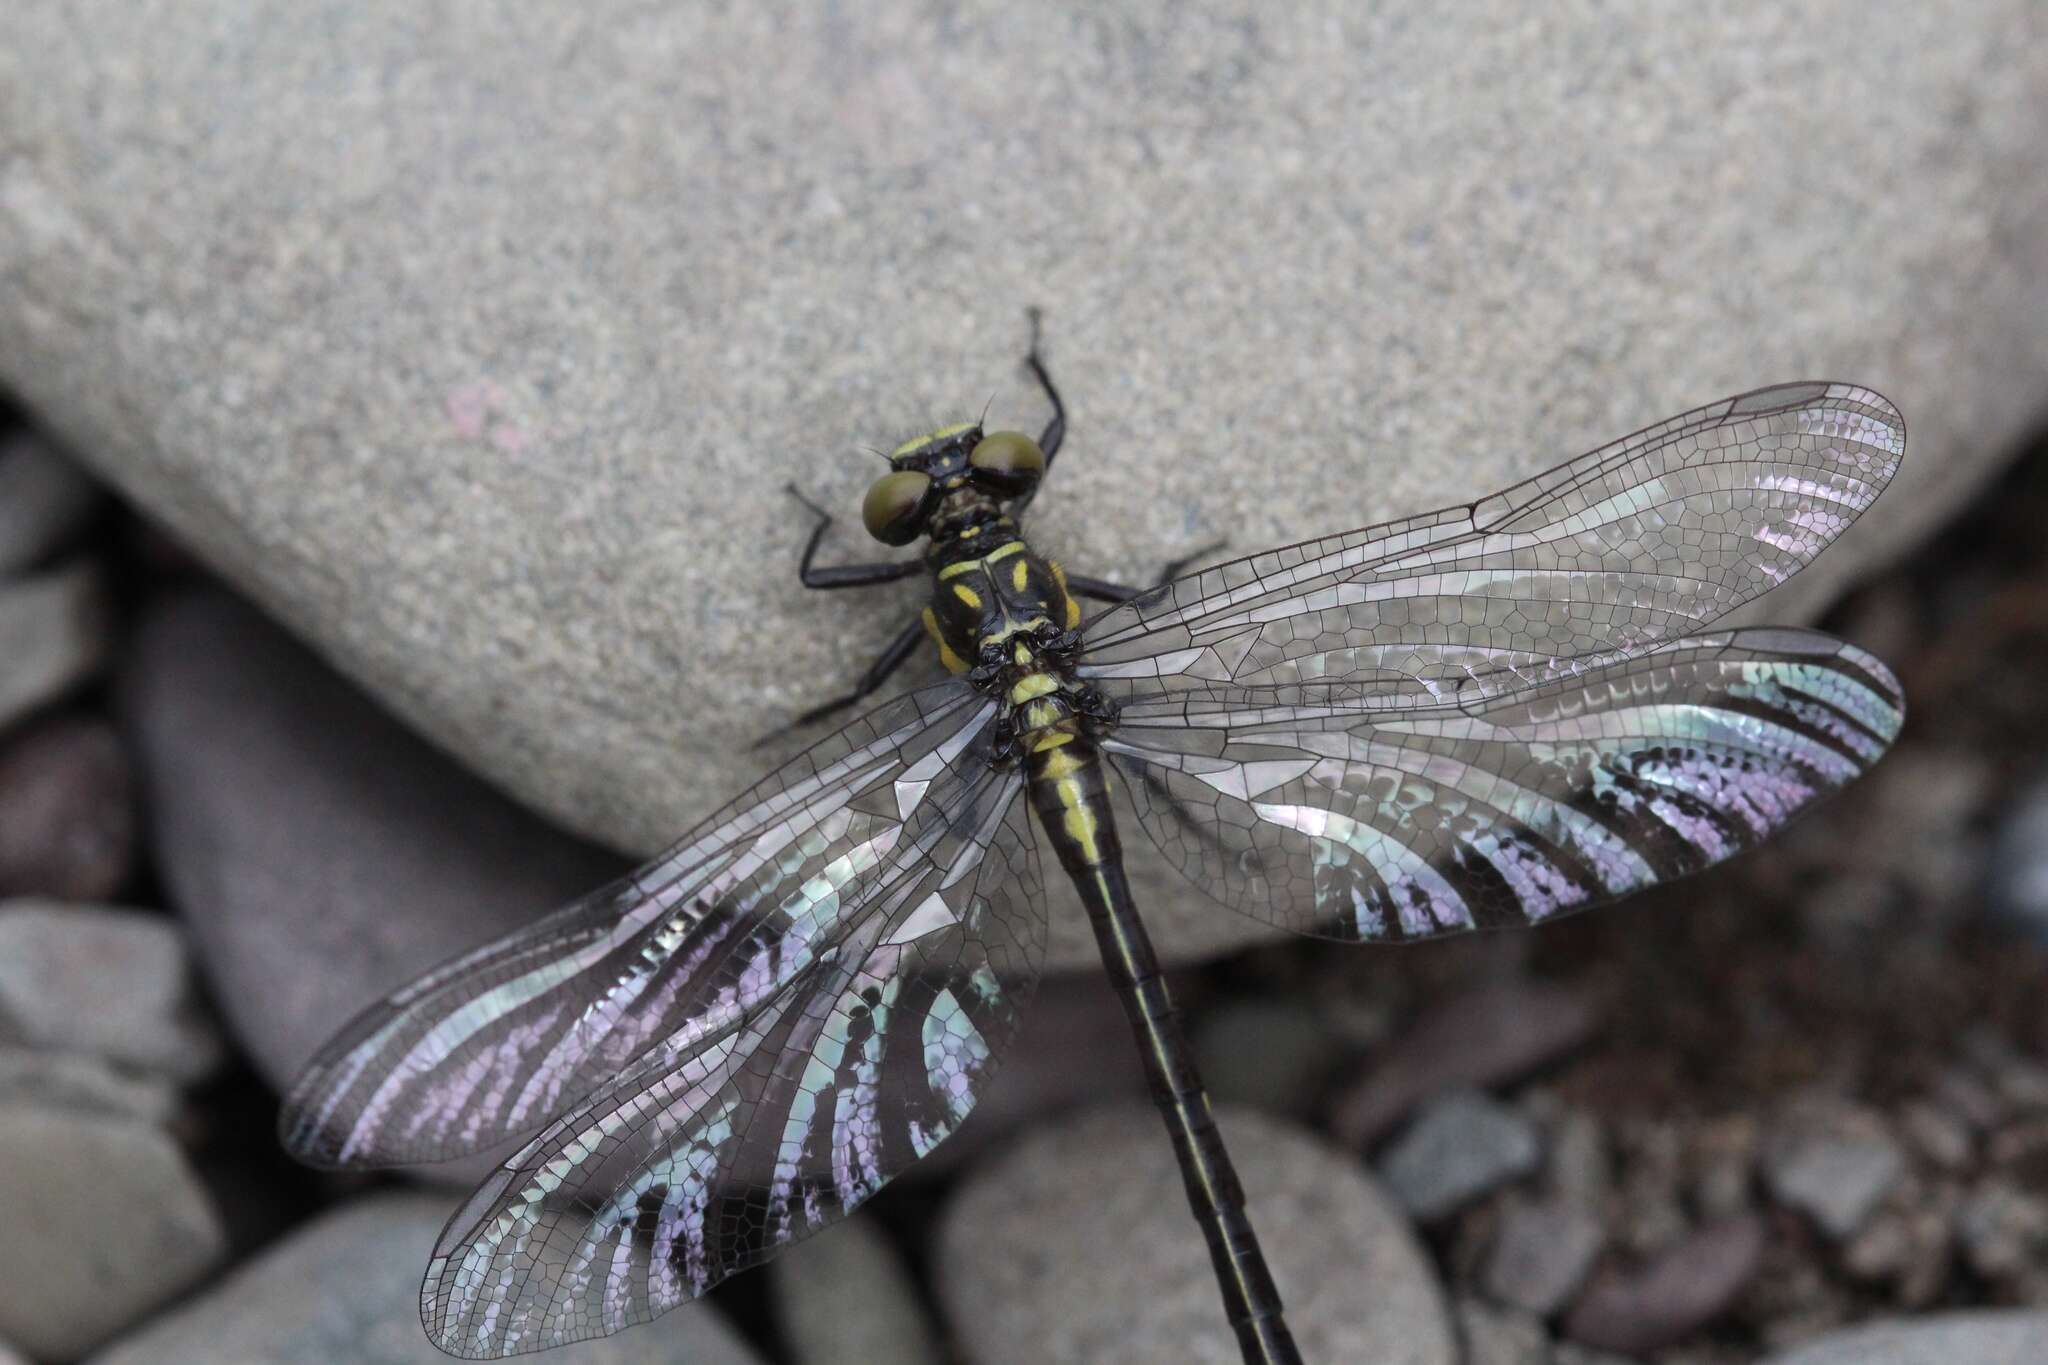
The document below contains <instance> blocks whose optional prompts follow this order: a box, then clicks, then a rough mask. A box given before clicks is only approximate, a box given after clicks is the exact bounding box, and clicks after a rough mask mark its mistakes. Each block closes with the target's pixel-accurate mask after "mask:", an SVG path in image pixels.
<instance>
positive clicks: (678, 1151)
mask: <svg viewBox="0 0 2048 1365" xmlns="http://www.w3.org/2000/svg"><path fill="white" fill-rule="evenodd" d="M974 767H975V769H976V770H975V771H973V772H967V771H964V770H963V771H961V772H958V773H955V774H953V775H952V777H951V778H949V779H947V790H946V791H944V792H941V793H939V794H938V795H937V796H936V797H935V799H934V800H933V802H932V803H930V810H931V815H930V817H929V818H919V819H913V820H912V821H911V822H910V824H909V827H908V828H907V829H906V831H905V834H904V837H903V839H902V840H901V841H899V842H898V843H897V845H896V846H895V847H894V848H893V849H891V850H889V851H887V852H886V853H884V854H883V855H882V861H881V863H880V864H878V865H877V866H876V867H875V868H874V869H873V870H871V871H870V872H868V873H867V874H865V876H864V877H863V878H862V879H861V880H860V881H859V882H857V883H856V884H854V885H853V886H852V887H851V888H850V891H851V893H852V894H853V895H854V896H855V897H856V899H857V900H858V901H859V903H860V905H861V907H863V909H862V912H861V913H859V914H857V915H856V916H855V917H854V918H853V919H852V920H851V921H850V922H849V923H848V924H847V926H846V928H845V929H844V931H843V932H841V933H840V934H839V935H838V936H837V937H836V939H835V940H834V941H833V942H832V943H831V944H830V945H829V946H828V947H826V948H825V949H824V950H823V951H821V952H820V953H818V954H817V955H816V958H815V960H814V961H812V962H811V964H810V965H809V966H808V967H807V968H806V969H805V970H804V971H803V972H801V973H800V974H798V975H797V976H795V977H793V978H792V979H790V980H788V981H786V982H784V983H782V984H781V985H779V986H778V987H777V988H776V989H775V990H774V992H773V994H772V995H771V996H769V997H768V998H767V999H766V1000H764V1001H762V1002H761V1003H759V1004H758V1005H757V1006H756V1007H755V1008H753V1009H752V1010H750V1011H749V1012H748V1013H747V1014H746V1015H745V1016H744V1017H743V1018H741V1019H740V1020H738V1021H737V1023H736V1025H735V1026H734V1027H731V1028H729V1029H726V1030H724V1031H722V1032H720V1033H718V1034H716V1035H715V1036H709V1037H704V1036H696V1035H691V1036H688V1037H685V1038H683V1039H680V1040H679V1041H678V1042H677V1044H676V1045H675V1046H673V1047H664V1048H662V1049H660V1050H659V1051H658V1052H656V1053H654V1054H650V1055H649V1056H648V1057H646V1058H645V1059H643V1061H642V1062H641V1063H640V1065H638V1066H637V1067H636V1068H634V1069H633V1070H630V1071H628V1072H627V1073H626V1074H624V1075H622V1076H620V1077H618V1078H617V1079H616V1080H615V1081H614V1082H613V1083H612V1084H610V1085H607V1086H605V1087H604V1088H602V1089H600V1090H598V1091H597V1092H596V1093H595V1094H593V1095H591V1096H590V1097H589V1098H588V1099H587V1100H586V1101H585V1102H584V1103H582V1104H581V1105H579V1106H578V1107H576V1108H575V1109H573V1110H571V1111H570V1112H568V1113H567V1114H565V1115H563V1116H562V1117H561V1118H560V1119H558V1120H557V1121H556V1122H555V1123H554V1124H552V1125H551V1126H550V1127H549V1128H548V1129H547V1130H546V1131H545V1132H543V1133H542V1134H541V1135H540V1136H539V1137H537V1138H536V1139H535V1140H534V1141H533V1142H532V1143H531V1144H529V1145H528V1146H527V1147H526V1149H525V1150H524V1151H522V1152H520V1153H519V1154H518V1155H516V1156H514V1157H513V1158H512V1159H511V1160H509V1161H508V1162H506V1164H505V1166H504V1167H503V1168H502V1169H501V1170H500V1171H499V1172H498V1173H497V1174H496V1175H495V1176H494V1177H493V1178H492V1179H490V1180H488V1181H486V1182H485V1183H484V1185H483V1186H482V1187H480V1188H479V1189H478V1190H477V1192H476V1193H475V1194H474V1195H473V1196H472V1197H471V1199H470V1201H469V1203H468V1204H467V1205H466V1206H465V1207H464V1208H463V1209H462V1210H461V1211H460V1212H458V1213H457V1214H456V1215H455V1217H454V1218H453V1219H452V1220H451V1221H450V1222H449V1224H448V1227H447V1229H446V1230H445V1231H444V1232H443V1233H442V1236H441V1241H440V1243H439V1244H438V1245H437V1247H436V1249H435V1252H434V1256H433V1260H432V1261H431V1263H430V1264H429V1266H428V1270H427V1277H426V1281H425V1283H424V1284H423V1285H422V1286H421V1289H420V1307H421V1315H422V1318H423V1320H424V1321H425V1323H426V1327H427V1331H428V1334H429V1335H430V1336H432V1337H433V1339H434V1340H435V1341H436V1342H437V1343H438V1344H439V1345H440V1346H441V1348H442V1349H443V1350H445V1351H448V1352H450V1353H452V1354H455V1355H459V1356H466V1357H473V1358H495V1357H498V1356H504V1355H512V1354H516V1353H519V1352H523V1351H531V1350H539V1349H542V1348H545V1347H549V1346H556V1345H561V1344H564V1343H566V1342H571V1341H577V1340H581V1339H583V1338H586V1337H592V1336H600V1335H604V1334H606V1333H610V1332H615V1331H618V1330H620V1329H621V1328H624V1327H627V1326H630V1325H632V1324H635V1323H639V1322H645V1321H646V1320H648V1319H650V1318H653V1317H655V1316H657V1315H659V1314H661V1313H664V1312H666V1311H668V1310H669V1309H671V1308H673V1307H675V1306H677V1305H678V1304H680V1303H683V1302H685V1301H687V1300H689V1299H693V1298H695V1297H697V1296H698V1295H700V1294H702V1293H703V1292H704V1291H706V1290H707V1289H709V1288H710V1287H711V1286H712V1285H714V1284H716V1283H718V1282H719V1281H720V1280H722V1279H724V1278H725V1277H726V1276H728V1275H731V1274H733V1273H734V1272H736V1271H739V1270H744V1269H746V1268H748V1267H749V1266H752V1265H755V1264H758V1263H759V1262H761V1261H763V1260H765V1259H767V1258H768V1257H769V1256H771V1255H773V1254H774V1253H775V1252H776V1251H778V1250H779V1249H780V1248H782V1247H783V1246H786V1245H788V1244H789V1243H791V1242H793V1241H796V1240H798V1239H800V1238H802V1237H805V1236H807V1235H809V1234H810V1233H812V1232H814V1231H816V1230H818V1229H819V1228H821V1227H824V1226H826V1225H827V1224H829V1223H832V1222H835V1221H837V1220H838V1219H840V1218H842V1217H844V1216H845V1215H846V1214H847V1213H849V1212H851V1211H852V1210H853V1209H854V1208H855V1207H857V1206H858V1205H859V1204H860V1203H861V1202H862V1201H864V1200H865V1199H867V1198H868V1196H870V1195H872V1194H873V1193H875V1191H876V1190H878V1189H879V1188H880V1187H881V1186H882V1185H883V1184H884V1183H885V1182H886V1181H888V1180H889V1179H890V1178H891V1177H892V1176H894V1175H896V1174H897V1173H898V1172H899V1171H901V1170H902V1169H903V1168H904V1167H905V1166H907V1165H909V1164H910V1163H911V1162H913V1161H915V1160H917V1159H918V1158H919V1157H921V1156H923V1155H924V1154H925V1153H926V1152H928V1151H929V1150H931V1148H932V1146H933V1145H934V1144H936V1143H937V1142H939V1141H940V1140H941V1139H943V1138H944V1137H946V1136H947V1135H948V1134H950V1133H951V1132H952V1131H953V1129H954V1128H955V1127H956V1126H957V1125H958V1124H959V1122H960V1121H961V1120H962V1119H963V1118H965V1117H966V1115H967V1113H968V1111H969V1110H971V1109H972V1108H973V1106H974V1103H975V1100H976V1098H977V1097H978V1095H979V1093H980V1091H981V1090H982V1089H983V1087H984V1086H985V1084H986V1083H987V1081H988V1079H989V1077H990V1076H991V1075H992V1073H993V1069H994V1065H995V1062H996V1059H997V1056H998V1054H1000V1053H1001V1051H1002V1049H1003V1047H1004V1046H1005V1044H1007V1042H1008V1041H1009V1039H1010V1038H1011V1036H1012V1035H1013V1034H1014V1032H1015V1030H1016V1026H1017V1022H1018V1017H1019V1014H1020V1011H1021V1009H1022V1006H1023V1004H1024V1002H1025V1000H1026V999H1027V998H1028V996H1029V995H1030V993H1031V990H1032V988H1033V986H1034V985H1035V983H1036V980H1037V972H1038V963H1039V958H1040V951H1041V948H1042V940H1043V935H1044V923H1045V919H1044V906H1043V898H1042V887H1041V885H1040V882H1039V876H1038V864H1037V855H1036V851H1035V849H1034V848H1033V845H1032V838H1031V832H1030V828H1029V825H1028V823H1027V820H1026V813H1025V803H1023V802H1020V801H1018V800H1016V796H1017V793H1018V792H1019V791H1020V790H1021V789H1022V779H1021V778H1020V777H1018V776H1017V775H1016V773H1015V771H1014V770H1008V771H999V770H997V769H993V768H990V767H989V766H988V765H987V764H986V763H983V762H981V761H979V760H975V762H974ZM984 849H985V850H987V853H986V856H983V850H984Z"/></svg>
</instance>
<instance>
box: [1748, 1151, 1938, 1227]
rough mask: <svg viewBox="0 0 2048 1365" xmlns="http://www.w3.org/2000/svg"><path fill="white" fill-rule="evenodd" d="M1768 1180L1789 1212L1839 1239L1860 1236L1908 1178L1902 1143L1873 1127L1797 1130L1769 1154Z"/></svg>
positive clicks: (1765, 1166) (1766, 1156)
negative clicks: (1860, 1230)
mask: <svg viewBox="0 0 2048 1365" xmlns="http://www.w3.org/2000/svg"><path fill="white" fill-rule="evenodd" d="M1763 1171H1764V1179H1765V1182H1766V1183H1767V1184H1769V1186H1770V1188H1771V1193H1772V1195H1773V1196H1775V1197H1776V1199H1777V1200H1778V1202H1779V1203H1781V1204H1783V1205H1785V1206H1786V1207H1787V1208H1792V1209H1797V1210H1799V1211H1800V1212H1802V1213H1804V1214H1806V1215H1808V1216H1809V1217H1811V1218H1812V1219H1813V1220H1814V1222H1815V1223H1817V1224H1818V1225H1819V1226H1820V1229H1821V1231H1823V1232H1825V1233H1826V1234H1827V1235H1828V1236H1830V1237H1832V1238H1834V1239H1835V1240H1837V1241H1841V1240H1844V1239H1846V1238H1848V1237H1851V1236H1853V1235H1854V1234H1855V1232H1856V1230H1857V1229H1858V1228H1860V1227H1862V1226H1863V1223H1864V1220H1866V1219H1867V1218H1869V1217H1870V1215H1871V1214H1872V1213H1873V1212H1875V1211H1876V1209H1877V1206H1878V1204H1879V1203H1880V1202H1881V1201H1882V1200H1883V1199H1884V1197H1885V1195H1886V1194H1887V1193H1888V1192H1889V1191H1890V1190H1891V1189H1892V1187H1893V1186H1894V1185H1896V1184H1897V1183H1898V1181H1899V1180H1900V1179H1901V1178H1902V1177H1903V1176H1904V1175H1905V1174H1906V1155H1905V1152H1904V1151H1903V1150H1902V1149H1901V1148H1900V1146H1899V1144H1898V1142H1897V1140H1896V1139H1894V1138H1892V1137H1891V1135H1890V1134H1889V1133H1888V1132H1886V1131H1884V1130H1883V1129H1882V1128H1881V1127H1878V1126H1875V1125H1871V1126H1867V1127H1859V1128H1855V1129H1851V1130H1847V1131H1810V1132H1798V1131H1791V1132H1787V1133H1784V1134H1781V1135H1779V1136H1778V1137H1777V1138H1776V1139H1774V1141H1772V1142H1771V1143H1770V1144H1768V1145H1767V1146H1766V1148H1765V1152H1764V1161H1763Z"/></svg>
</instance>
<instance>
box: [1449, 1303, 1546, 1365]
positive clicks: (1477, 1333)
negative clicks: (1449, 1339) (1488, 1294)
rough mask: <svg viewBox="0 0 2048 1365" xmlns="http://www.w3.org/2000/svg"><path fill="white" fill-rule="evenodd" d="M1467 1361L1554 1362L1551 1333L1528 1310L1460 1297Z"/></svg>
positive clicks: (1489, 1364) (1473, 1364)
mask: <svg viewBox="0 0 2048 1365" xmlns="http://www.w3.org/2000/svg"><path fill="white" fill-rule="evenodd" d="M1457 1312H1458V1341H1459V1343H1460V1344H1461V1345H1462V1346H1463V1347H1464V1350H1465V1354H1464V1356H1463V1358H1462V1359H1463V1365H1550V1333H1548V1332H1546V1331H1544V1330H1543V1324H1542V1322H1540V1321H1539V1320H1538V1319H1537V1318H1535V1317H1534V1316H1532V1315H1531V1314H1528V1313H1519V1312H1516V1311H1514V1310H1513V1309H1502V1308H1496V1307H1494V1306H1493V1305H1491V1304H1487V1303H1482V1302H1480V1301H1479V1300H1477V1299H1460V1300H1458V1310H1457Z"/></svg>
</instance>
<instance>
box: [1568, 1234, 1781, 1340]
mask: <svg viewBox="0 0 2048 1365" xmlns="http://www.w3.org/2000/svg"><path fill="white" fill-rule="evenodd" d="M1763 1251H1764V1224H1763V1220H1762V1219H1761V1218H1758V1217H1757V1216H1756V1215H1754V1214H1744V1215H1742V1216H1740V1217H1736V1218H1729V1219H1725V1220H1723V1221H1721V1222H1719V1223H1714V1224H1710V1225H1708V1226H1707V1227H1704V1228H1702V1229H1700V1230H1699V1231H1698V1232H1695V1233H1693V1234H1692V1235H1691V1236H1689V1237H1687V1238H1685V1239H1684V1240H1683V1241H1681V1242H1679V1243H1678V1244H1677V1245H1675V1246H1672V1247H1669V1248H1667V1249H1666V1250H1664V1251H1663V1252H1661V1253H1659V1254H1658V1255H1656V1256H1654V1257H1652V1258H1651V1259H1650V1260H1649V1261H1648V1262H1647V1263H1646V1264H1644V1265H1643V1266H1642V1267H1641V1268H1640V1269H1638V1270H1636V1271H1635V1272H1633V1273H1622V1272H1619V1271H1615V1272H1609V1273H1606V1274H1602V1275H1598V1276H1595V1277H1594V1279H1593V1282H1592V1283H1591V1284H1590V1285H1588V1286H1587V1288H1586V1291H1585V1293H1583V1294H1581V1295H1580V1296H1579V1301H1578V1302H1577V1303H1576V1304H1574V1305H1572V1310H1571V1312H1570V1313H1569V1314H1567V1315H1566V1317H1565V1322H1564V1330H1565V1334H1566V1335H1567V1336H1569V1337H1571V1338H1572V1339H1573V1340H1574V1341H1578V1342H1581V1343H1583V1344H1585V1345H1587V1346H1593V1347H1597V1348H1599V1349H1601V1350H1606V1351H1624V1352H1629V1353H1632V1354H1641V1353H1643V1352H1646V1351H1654V1350H1658V1349H1660V1348H1662V1347H1665V1346H1669V1345H1670V1344H1672V1343H1673V1342H1675V1341H1679V1340H1681V1339H1682V1338H1684V1337H1687V1336H1690V1335H1691V1334H1692V1333H1693V1332H1696V1331H1698V1330H1699V1329H1700V1328H1701V1327H1704V1326H1705V1325H1706V1324H1707V1323H1709V1322H1712V1321H1713V1320H1714V1318H1715V1317H1717V1316H1719V1315H1720V1313H1721V1312H1722V1311H1723V1310H1724V1309H1726V1308H1727V1307H1728V1306H1729V1305H1730V1304H1731V1303H1733V1302H1734V1300H1735V1296H1736V1295H1737V1294H1739V1293H1741V1292H1742V1288H1743V1286H1744V1285H1746V1284H1748V1283H1749V1281H1750V1278H1751V1277H1752V1276H1753V1275H1755V1274H1756V1271H1757V1267H1758V1266H1759V1265H1760V1264H1761V1263H1762V1260H1763Z"/></svg>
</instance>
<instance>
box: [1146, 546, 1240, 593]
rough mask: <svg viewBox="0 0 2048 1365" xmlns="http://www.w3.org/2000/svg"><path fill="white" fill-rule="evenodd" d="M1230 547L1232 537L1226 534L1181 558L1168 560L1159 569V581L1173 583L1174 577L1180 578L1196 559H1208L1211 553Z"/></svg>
mask: <svg viewBox="0 0 2048 1365" xmlns="http://www.w3.org/2000/svg"><path fill="white" fill-rule="evenodd" d="M1229 548H1230V537H1229V536H1225V537H1223V539H1221V540H1212V541H1210V542H1209V543H1208V544H1207V545H1204V546H1203V547H1202V548H1201V549H1199V550H1190V551H1189V552H1188V553H1186V554H1184V555H1182V556H1181V557H1180V558H1179V559H1170V560H1168V561H1167V562H1166V567H1165V568H1163V569H1161V570H1160V571H1159V581H1160V582H1161V583H1171V582H1172V581H1173V580H1174V579H1176V578H1179V577H1180V576H1181V573H1182V571H1183V570H1185V569H1186V568H1187V566H1188V565H1190V564H1192V563H1194V562H1195V561H1196V560H1198V559H1207V558H1208V557H1209V556H1210V555H1213V554H1215V553H1216V552H1217V551H1219V550H1227V549H1229Z"/></svg>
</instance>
